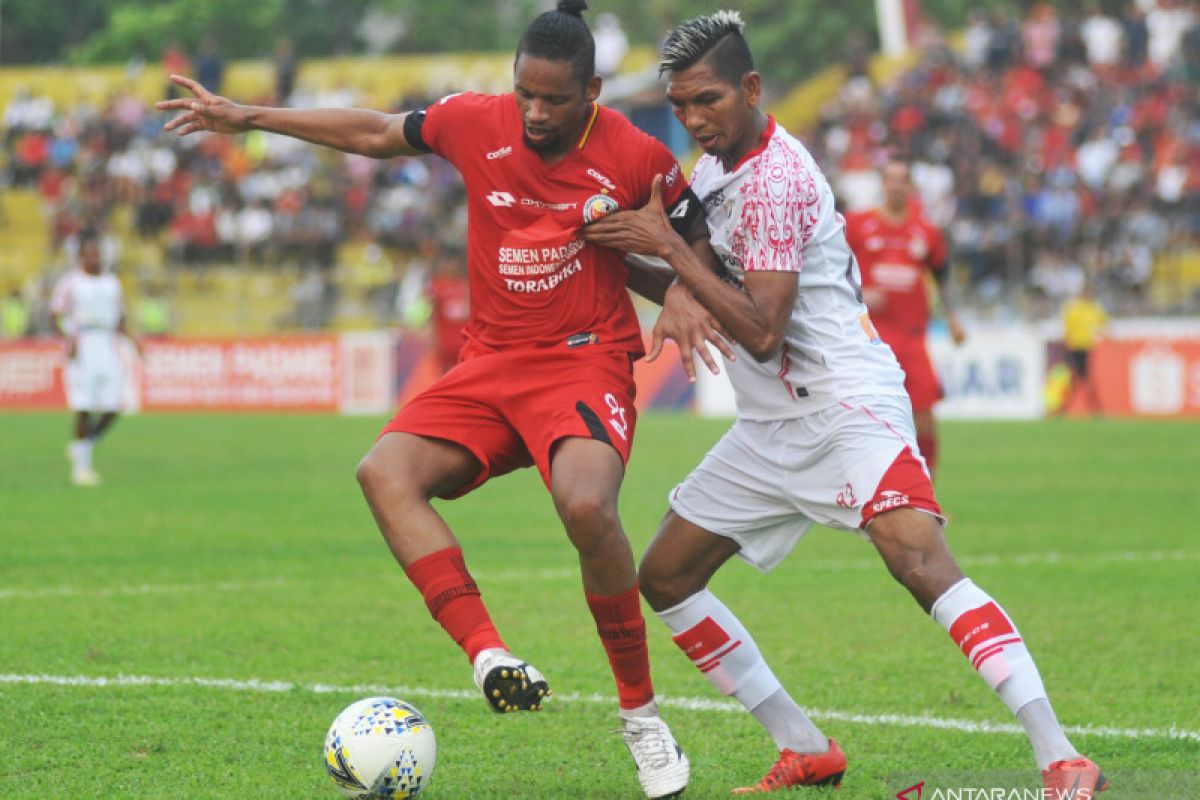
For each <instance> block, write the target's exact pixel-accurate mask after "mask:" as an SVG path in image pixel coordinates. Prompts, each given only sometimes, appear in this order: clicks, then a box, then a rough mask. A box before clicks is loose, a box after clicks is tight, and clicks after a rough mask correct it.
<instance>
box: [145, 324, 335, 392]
mask: <svg viewBox="0 0 1200 800" xmlns="http://www.w3.org/2000/svg"><path fill="white" fill-rule="evenodd" d="M142 349H143V359H142V408H143V409H145V410H147V411H169V410H184V409H188V410H201V409H202V410H221V411H337V410H338V401H339V399H340V396H339V391H340V385H341V380H340V379H341V372H340V368H341V361H340V349H339V347H338V339H337V337H334V336H311V337H303V338H299V337H297V338H291V337H288V338H282V337H281V338H271V339H243V340H220V339H211V340H209V339H173V340H170V339H168V340H150V341H147V342H145V343H144V345H143V348H142Z"/></svg>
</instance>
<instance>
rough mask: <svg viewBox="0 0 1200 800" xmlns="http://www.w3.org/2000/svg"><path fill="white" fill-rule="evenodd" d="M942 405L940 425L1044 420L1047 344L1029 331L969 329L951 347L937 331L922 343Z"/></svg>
mask: <svg viewBox="0 0 1200 800" xmlns="http://www.w3.org/2000/svg"><path fill="white" fill-rule="evenodd" d="M927 346H928V348H929V357H930V358H931V359H932V361H933V367H934V370H935V371H936V372H937V375H938V378H939V379H940V380H941V382H942V390H943V391H944V392H945V393H946V396H945V399H943V400H942V402H940V403H939V404H938V405H937V407H936V408H935V412H934V413H936V414H937V416H938V418H940V419H1038V418H1040V417H1042V416H1044V415H1045V400H1044V391H1043V387H1044V386H1045V379H1046V343H1045V340H1044V339H1043V337H1042V335H1041V334H1040V333H1039V331H1038V330H1037V328H1035V327H1034V326H1032V325H1024V324H1010V325H987V326H972V327H971V328H970V329H969V330H968V331H967V340H966V342H964V343H963V344H962V345H960V346H958V347H955V346H954V344H953V343H952V342H951V341H950V338H949V336H948V335H947V334H946V333H944V332H942V331H937V332H935V333H933V334H931V335H930V336H929V339H928V341H927Z"/></svg>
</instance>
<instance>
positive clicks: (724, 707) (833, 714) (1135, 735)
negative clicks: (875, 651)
mask: <svg viewBox="0 0 1200 800" xmlns="http://www.w3.org/2000/svg"><path fill="white" fill-rule="evenodd" d="M0 684H24V685H35V684H44V685H51V686H72V687H76V686H77V687H84V688H89V689H120V688H127V687H141V686H152V687H167V688H173V687H188V686H199V687H203V688H206V689H226V690H229V691H241V692H262V693H282V692H292V691H302V692H309V693H312V694H346V695H352V696H359V697H365V696H370V695H388V696H395V697H405V698H413V697H428V698H435V699H446V700H472V701H473V700H475V699H477V698H478V696H479V695H478V693H477V692H469V691H466V690H464V689H430V688H428V687H422V686H388V685H385V684H354V685H350V686H337V685H334V684H328V683H308V684H301V683H293V682H291V681H263V680H259V679H257V678H251V679H249V680H238V679H234V678H197V677H188V678H159V677H155V676H152V675H117V676H114V677H111V678H107V677H90V676H87V675H16V674H11V673H9V674H3V673H0ZM614 701H615V698H612V697H609V696H607V695H602V694H578V693H574V694H564V695H560V694H555V695H554V702H555V703H586V704H589V705H612V704H613V702H614ZM658 702H659V704H660V705H664V706H669V707H672V708H681V709H684V710H687V711H712V712H718V713H723V714H737V713H742V712H743V711H744V709H743V708H742V706H741V705H740V704H738V703H735V702H733V701H732V700H717V699H710V698H704V697H672V696H669V695H659V697H658ZM805 710H806V711H807V712H808V714H809V716H812V717H816V718H818V719H826V720H833V721H836V722H846V723H850V724H856V725H895V726H898V727H902V728H935V729H940V730H954V731H961V732H963V733H985V734H992V733H1004V734H1019V733H1024V729H1022V728H1021V726H1019V725H1016V724H1013V723H1010V722H988V721H986V720H968V719H953V718H950V719H946V718H942V717H931V716H913V715H908V714H857V713H854V712H850V711H837V710H830V709H805ZM1064 730H1065V731H1066V732H1067V733H1070V734H1076V735H1079V736H1098V737H1104V738H1110V739H1182V740H1185V741H1191V742H1200V731H1192V730H1186V729H1183V728H1179V727H1176V726H1175V725H1172V726H1171V727H1169V728H1118V727H1112V726H1099V725H1069V726H1065V727H1064Z"/></svg>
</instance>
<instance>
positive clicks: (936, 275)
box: [846, 158, 966, 473]
mask: <svg viewBox="0 0 1200 800" xmlns="http://www.w3.org/2000/svg"><path fill="white" fill-rule="evenodd" d="M882 173H883V175H882V177H883V205H882V206H880V207H879V208H874V209H871V210H870V211H863V212H859V213H857V214H850V215H849V216H847V218H846V238H847V239H848V240H849V242H850V247H851V249H853V251H854V255H855V257H856V258H857V259H858V264H859V269H860V270H861V271H862V289H863V299H864V300H865V301H866V304H867V308H868V309H870V312H871V321H872V322H873V323H875V328H876V330H878V331H879V336H880V338H881V339H883V341H885V342H887V343H888V345H889V346H890V347H891V348H892V351H893V352H894V353H895V354H896V360H897V361H899V362H900V366H901V367H902V368H903V369H904V388H905V390H906V391H907V392H908V396H909V399H910V400H911V401H912V407H913V422H914V423H916V428H917V446H918V447H919V448H920V450H921V455H923V456H924V457H925V461H926V462H927V463H928V464H929V471H930V472H931V473H932V472H933V471H934V469H935V467H936V465H937V451H938V448H937V429H936V426H935V424H934V421H933V407H934V405H935V404H936V403H937V401H938V400H941V399H942V396H943V395H942V386H941V383H940V382H939V381H938V378H937V374H936V373H935V372H934V371H933V364H932V363H931V362H930V360H929V353H928V351H927V350H926V349H925V331H926V329H927V328H928V327H929V289H928V282H927V281H926V278H925V276H926V274H930V275H932V276H933V279H934V282H933V285H934V286H936V287H937V291H938V294H939V295H940V301H941V306H942V309H943V310H944V313H945V316H946V325H947V326H948V327H949V329H950V337H951V339H952V340H953V341H954V343H955V344H956V345H958V344H962V342H963V341H964V340H965V339H966V334H965V333H964V332H963V329H962V326H961V325H960V324H959V322H958V318H957V317H956V316H955V314H954V311H953V310H952V309H951V308H950V306H949V304H948V301H947V297H946V295H947V292H946V291H945V286H946V279H947V277H948V274H949V270H948V269H947V265H946V258H947V256H946V242H945V239H944V238H943V237H942V232H941V231H940V230H938V228H937V226H935V225H934V224H933V223H931V222H929V220H927V219H925V218H924V217H923V216H922V215H921V212H920V210H919V208H918V207H917V204H916V198H915V197H914V196H913V184H912V168H911V166H910V165H909V163H908V162H906V161H903V160H901V159H898V158H891V159H889V160H888V161H887V163H886V164H884V166H883V170H882Z"/></svg>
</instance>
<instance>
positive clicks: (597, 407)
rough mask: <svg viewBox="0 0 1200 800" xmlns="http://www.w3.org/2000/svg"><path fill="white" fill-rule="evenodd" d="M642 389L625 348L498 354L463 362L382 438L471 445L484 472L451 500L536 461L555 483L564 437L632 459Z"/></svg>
mask: <svg viewBox="0 0 1200 800" xmlns="http://www.w3.org/2000/svg"><path fill="white" fill-rule="evenodd" d="M635 394H636V389H635V387H634V383H633V365H632V364H631V363H630V357H629V354H628V353H626V352H624V351H589V350H586V349H585V350H521V351H516V352H504V353H490V354H487V355H482V356H476V357H474V358H469V359H467V360H466V361H463V362H460V363H459V364H458V365H456V366H455V367H454V369H452V370H450V371H449V372H447V373H446V374H445V375H443V376H442V378H441V379H440V380H438V381H437V382H436V383H435V384H433V386H431V387H429V388H428V389H426V390H425V391H424V392H422V393H421V394H419V395H417V396H416V397H414V398H413V399H412V400H410V401H409V402H408V403H406V404H405V406H404V407H403V408H401V409H400V411H399V412H398V413H397V414H396V416H394V417H393V418H392V420H391V422H389V423H388V424H387V425H386V426H384V429H383V433H381V434H380V435H381V436H382V435H384V434H387V433H392V432H403V433H412V434H416V435H417V436H425V437H428V438H431V439H444V440H446V441H450V442H454V443H455V444H459V445H461V446H463V447H465V448H466V449H467V450H470V451H471V453H472V454H473V455H474V456H475V458H477V459H478V460H479V463H480V465H481V466H480V470H479V474H478V475H476V476H475V478H474V480H472V481H471V482H469V483H468V484H467V485H465V486H463V487H462V488H460V489H458V490H457V491H455V492H453V493H452V494H450V495H446V497H461V496H462V495H464V494H466V493H467V492H469V491H471V490H472V489H474V488H476V487H477V486H479V485H481V484H482V483H484V482H485V481H486V480H488V479H489V478H494V477H496V476H498V475H503V474H505V473H507V472H512V471H513V470H515V469H520V468H522V467H528V466H532V465H537V468H538V472H540V473H541V475H542V480H543V481H544V482H545V484H546V486H547V487H548V486H549V485H550V456H551V451H552V449H553V447H554V444H555V442H557V441H558V440H560V439H564V438H567V437H580V438H584V439H596V440H598V441H602V442H606V443H608V444H609V445H611V446H612V447H613V449H614V450H616V451H617V453H618V454H619V455H620V456H621V460H622V461H623V462H625V463H628V462H629V451H630V448H631V447H632V446H633V430H634V426H635V424H636V422H637V411H636V410H635V409H634V405H633V401H634V396H635Z"/></svg>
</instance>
